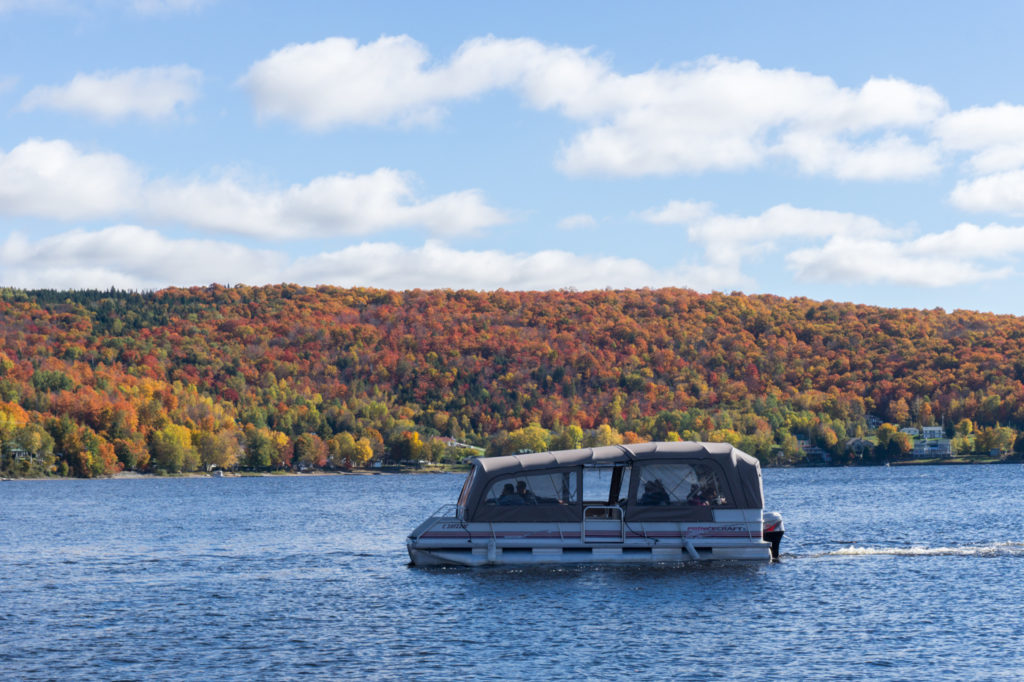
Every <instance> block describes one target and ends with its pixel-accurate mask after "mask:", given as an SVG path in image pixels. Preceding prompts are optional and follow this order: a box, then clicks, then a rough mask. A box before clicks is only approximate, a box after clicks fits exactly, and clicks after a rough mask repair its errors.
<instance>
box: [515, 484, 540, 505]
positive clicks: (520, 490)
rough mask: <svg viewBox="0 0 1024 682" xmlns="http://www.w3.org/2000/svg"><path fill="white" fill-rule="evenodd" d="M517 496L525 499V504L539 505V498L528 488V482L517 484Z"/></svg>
mask: <svg viewBox="0 0 1024 682" xmlns="http://www.w3.org/2000/svg"><path fill="white" fill-rule="evenodd" d="M516 494H517V495H519V497H521V498H523V503H524V504H537V496H536V495H534V494H533V493H531V492H530V490H529V488H527V487H526V481H517V482H516Z"/></svg>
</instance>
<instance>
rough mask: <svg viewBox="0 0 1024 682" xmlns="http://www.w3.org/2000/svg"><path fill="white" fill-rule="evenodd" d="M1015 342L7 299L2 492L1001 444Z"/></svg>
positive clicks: (779, 305) (975, 328)
mask: <svg viewBox="0 0 1024 682" xmlns="http://www.w3.org/2000/svg"><path fill="white" fill-rule="evenodd" d="M1022 339H1024V319H1021V318H1017V317H1012V316H997V315H990V314H980V313H974V312H964V311H956V312H954V313H949V314H947V313H945V312H943V311H942V310H930V311H927V310H924V311H923V310H892V309H885V308H876V307H869V306H861V305H852V304H840V303H831V302H826V303H820V302H815V301H811V300H808V299H803V298H799V299H783V298H777V297H772V296H745V295H739V294H734V295H724V294H709V295H705V294H698V293H695V292H693V291H689V290H683V289H660V290H630V291H585V292H570V291H548V292H504V291H498V292H491V293H481V292H474V291H447V290H443V291H408V292H395V291H382V290H373V289H338V288H330V287H320V288H315V289H313V288H303V287H298V286H291V285H281V286H272V287H260V288H252V287H245V286H237V287H231V288H227V287H222V286H212V287H208V288H195V289H168V290H163V291H157V292H153V293H131V292H120V291H113V290H112V291H105V292H101V291H78V292H59V291H21V290H14V289H5V290H0V445H2V449H3V455H4V458H3V467H4V468H5V470H6V471H8V472H13V473H32V472H56V473H67V474H72V475H79V476H95V475H103V474H107V473H111V472H114V471H118V470H120V469H122V468H123V469H135V470H165V471H181V470H194V469H197V468H200V467H204V466H205V467H210V466H220V467H225V468H228V467H241V468H250V469H256V470H267V469H281V468H297V467H301V468H306V467H310V468H317V467H327V468H330V467H339V466H342V465H344V464H345V463H346V461H348V462H351V463H354V464H356V465H359V464H363V463H366V462H367V461H369V460H371V459H379V460H384V461H388V460H405V459H437V458H439V457H445V456H454V455H455V454H457V453H455V452H453V451H452V444H451V441H450V440H441V439H439V438H438V437H441V436H443V437H447V438H450V439H454V440H455V441H458V442H461V443H469V444H475V445H479V446H485V447H488V448H489V450H490V452H492V453H495V452H513V451H517V450H521V449H540V448H543V447H574V446H579V445H580V444H591V443H606V442H616V441H619V440H620V439H624V440H625V441H626V442H630V441H639V440H648V439H658V440H665V439H675V438H683V439H691V438H692V439H703V440H729V441H732V442H734V443H735V444H736V445H738V446H740V447H742V448H743V449H745V450H747V451H748V452H751V453H752V454H755V455H757V456H758V457H760V458H762V459H765V460H772V461H775V460H778V459H785V460H789V461H795V460H797V459H799V458H800V457H801V456H802V453H801V449H800V446H799V445H798V444H797V438H798V437H800V438H806V439H807V440H809V441H810V442H811V443H814V444H815V445H817V446H819V447H820V448H822V449H824V450H825V451H827V452H829V453H832V454H833V455H834V456H835V458H836V459H837V460H838V461H844V460H845V459H847V458H852V457H854V455H853V454H851V453H849V452H847V443H848V441H849V440H850V439H852V438H854V437H863V436H875V435H876V429H875V428H874V427H875V426H876V425H877V422H876V421H875V420H874V419H872V418H878V419H881V420H883V421H885V422H889V423H891V424H892V425H894V426H895V427H899V426H906V425H919V426H926V425H945V426H946V430H947V432H948V435H949V436H958V437H960V438H961V441H960V443H961V445H960V447H961V448H962V447H965V446H966V444H967V443H970V445H971V447H978V448H989V447H999V448H1008V447H1011V446H1012V445H1013V440H1014V437H1015V436H1016V430H1017V429H1021V428H1024V383H1022V379H1024V348H1022ZM954 427H955V431H954ZM972 434H973V435H972ZM877 436H878V437H879V439H880V442H881V445H880V449H883V450H884V451H885V453H886V456H893V455H895V456H899V455H900V454H901V452H905V451H906V449H907V447H908V446H907V444H906V442H905V440H906V439H905V437H903V436H902V434H899V433H898V432H897V429H896V428H893V426H884V427H883V428H882V429H881V430H879V431H878V433H877ZM901 438H902V439H903V440H901ZM861 454H862V453H861Z"/></svg>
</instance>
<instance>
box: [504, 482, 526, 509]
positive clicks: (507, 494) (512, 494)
mask: <svg viewBox="0 0 1024 682" xmlns="http://www.w3.org/2000/svg"><path fill="white" fill-rule="evenodd" d="M498 504H526V501H525V500H524V499H523V498H522V497H520V496H519V495H517V494H516V489H515V488H514V487H512V484H511V483H506V484H505V487H504V488H502V489H501V497H499V498H498Z"/></svg>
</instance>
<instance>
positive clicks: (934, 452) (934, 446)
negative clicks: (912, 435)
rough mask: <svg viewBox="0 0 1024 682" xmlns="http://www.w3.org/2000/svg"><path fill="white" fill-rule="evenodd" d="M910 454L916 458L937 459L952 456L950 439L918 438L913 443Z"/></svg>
mask: <svg viewBox="0 0 1024 682" xmlns="http://www.w3.org/2000/svg"><path fill="white" fill-rule="evenodd" d="M911 454H912V455H913V456H914V457H916V458H917V459H939V458H943V457H952V456H953V445H952V441H950V440H949V439H948V438H933V439H930V440H919V441H917V442H915V443H914V450H913V452H912V453H911Z"/></svg>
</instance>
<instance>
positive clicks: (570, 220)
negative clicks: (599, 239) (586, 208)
mask: <svg viewBox="0 0 1024 682" xmlns="http://www.w3.org/2000/svg"><path fill="white" fill-rule="evenodd" d="M596 225H597V220H596V219H595V218H594V216H592V215H590V214H589V213H576V214H574V215H570V216H566V217H564V218H562V219H561V220H559V221H558V227H559V228H561V229H563V230H585V229H589V228H591V227H595V226H596Z"/></svg>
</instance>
